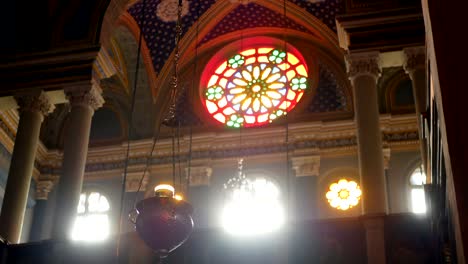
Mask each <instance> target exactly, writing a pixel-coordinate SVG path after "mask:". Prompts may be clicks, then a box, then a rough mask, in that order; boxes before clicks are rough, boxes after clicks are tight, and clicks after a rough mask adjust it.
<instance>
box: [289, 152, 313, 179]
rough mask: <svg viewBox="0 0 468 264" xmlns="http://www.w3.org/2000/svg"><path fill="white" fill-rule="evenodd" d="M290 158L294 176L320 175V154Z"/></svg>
mask: <svg viewBox="0 0 468 264" xmlns="http://www.w3.org/2000/svg"><path fill="white" fill-rule="evenodd" d="M291 160H292V168H293V169H294V170H295V172H296V177H307V176H318V175H320V156H304V157H293V158H292V159H291Z"/></svg>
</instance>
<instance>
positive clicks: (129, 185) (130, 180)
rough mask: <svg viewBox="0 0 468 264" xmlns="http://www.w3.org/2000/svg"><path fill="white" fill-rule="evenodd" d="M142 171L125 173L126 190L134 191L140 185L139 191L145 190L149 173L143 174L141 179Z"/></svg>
mask: <svg viewBox="0 0 468 264" xmlns="http://www.w3.org/2000/svg"><path fill="white" fill-rule="evenodd" d="M141 176H142V173H141V172H128V173H127V181H125V191H126V192H136V191H138V188H139V187H140V181H141V187H140V192H144V191H146V188H147V187H148V183H149V173H146V174H145V177H144V178H143V180H142V179H141Z"/></svg>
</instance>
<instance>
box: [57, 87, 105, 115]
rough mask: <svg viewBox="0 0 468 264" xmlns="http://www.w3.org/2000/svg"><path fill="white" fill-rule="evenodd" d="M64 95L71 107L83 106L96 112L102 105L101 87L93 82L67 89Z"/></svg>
mask: <svg viewBox="0 0 468 264" xmlns="http://www.w3.org/2000/svg"><path fill="white" fill-rule="evenodd" d="M65 94H66V96H67V99H68V101H69V102H70V105H71V106H72V107H74V106H85V107H91V108H92V109H93V110H96V109H98V108H100V107H101V106H102V105H103V104H104V98H103V97H102V90H101V87H99V85H97V83H96V82H94V81H93V82H92V84H89V85H85V86H73V87H67V88H65Z"/></svg>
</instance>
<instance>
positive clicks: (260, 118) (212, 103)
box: [203, 47, 308, 128]
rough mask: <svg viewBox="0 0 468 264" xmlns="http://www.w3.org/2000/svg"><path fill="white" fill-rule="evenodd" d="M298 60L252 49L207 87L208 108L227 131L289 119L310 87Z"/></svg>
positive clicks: (235, 58) (236, 57) (214, 76)
mask: <svg viewBox="0 0 468 264" xmlns="http://www.w3.org/2000/svg"><path fill="white" fill-rule="evenodd" d="M298 57H299V56H296V55H294V54H293V53H292V52H285V51H283V50H280V49H275V48H273V47H261V48H251V49H247V50H243V51H242V52H240V53H238V54H234V55H233V56H231V57H230V58H228V59H227V60H225V61H224V62H222V63H221V64H220V65H219V66H218V67H217V68H216V70H215V71H214V73H212V75H211V77H210V78H209V79H208V81H207V83H206V84H204V87H205V90H204V93H203V94H204V96H205V98H204V99H205V100H204V101H205V106H206V109H207V110H208V112H209V113H210V114H211V115H212V116H213V118H214V119H216V120H217V121H219V122H221V123H223V124H225V125H227V126H228V127H235V128H238V127H242V126H244V127H253V126H258V125H264V124H268V123H271V122H273V120H275V119H277V118H279V117H281V116H283V115H286V114H287V113H288V112H289V111H291V110H292V109H293V108H294V107H295V106H296V104H297V103H298V102H299V101H300V100H301V98H302V96H303V94H304V90H306V89H307V87H308V79H307V76H308V75H307V67H306V65H305V63H304V62H302V61H301V60H300V59H299V58H298Z"/></svg>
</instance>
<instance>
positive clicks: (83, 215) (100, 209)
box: [72, 191, 110, 241]
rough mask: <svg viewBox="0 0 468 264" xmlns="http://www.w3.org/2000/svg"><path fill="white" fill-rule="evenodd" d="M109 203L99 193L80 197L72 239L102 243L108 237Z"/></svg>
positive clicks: (88, 193)
mask: <svg viewBox="0 0 468 264" xmlns="http://www.w3.org/2000/svg"><path fill="white" fill-rule="evenodd" d="M109 209H110V206H109V201H108V200H107V198H106V197H105V196H104V195H102V194H101V193H99V192H94V191H93V192H85V193H82V194H81V195H80V202H79V204H78V209H77V213H78V214H77V217H76V220H75V224H74V226H73V230H72V239H73V240H81V241H102V240H104V239H106V238H107V237H108V236H109V231H110V230H109V229H110V227H109Z"/></svg>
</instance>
